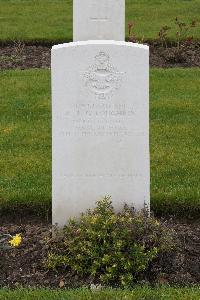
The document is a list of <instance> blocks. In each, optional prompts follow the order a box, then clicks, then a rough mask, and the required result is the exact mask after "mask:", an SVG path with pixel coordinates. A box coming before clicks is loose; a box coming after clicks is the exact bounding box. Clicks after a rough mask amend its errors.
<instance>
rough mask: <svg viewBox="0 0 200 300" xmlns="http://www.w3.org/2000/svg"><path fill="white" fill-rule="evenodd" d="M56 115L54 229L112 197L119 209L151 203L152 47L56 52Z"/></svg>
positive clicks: (99, 45) (101, 44)
mask: <svg viewBox="0 0 200 300" xmlns="http://www.w3.org/2000/svg"><path fill="white" fill-rule="evenodd" d="M78 2H79V1H78ZM83 2H85V1H83ZM52 112H53V113H52V118H53V129H52V130H53V154H52V155H53V158H52V159H53V224H55V223H58V224H59V225H60V226H63V225H64V224H66V222H67V221H68V220H69V218H70V217H78V216H79V215H80V213H81V212H84V211H86V209H88V208H92V207H93V206H94V205H95V202H96V201H97V200H98V199H100V198H101V197H104V196H105V195H110V196H112V200H113V205H114V207H115V208H116V209H117V210H119V209H121V208H122V206H123V205H124V203H127V204H129V205H132V206H134V207H135V208H136V209H141V208H143V207H144V204H145V203H146V204H147V205H149V201H150V199H149V195H150V190H149V188H150V174H149V173H150V170H149V169H150V166H149V48H148V46H145V45H139V44H133V43H126V42H116V41H105V40H104V41H98V40H97V41H88V42H75V43H69V44H62V45H57V46H54V47H53V48H52Z"/></svg>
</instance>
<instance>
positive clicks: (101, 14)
mask: <svg viewBox="0 0 200 300" xmlns="http://www.w3.org/2000/svg"><path fill="white" fill-rule="evenodd" d="M73 15H74V16H73V40H74V41H86V40H116V41H124V39H125V0H74V1H73Z"/></svg>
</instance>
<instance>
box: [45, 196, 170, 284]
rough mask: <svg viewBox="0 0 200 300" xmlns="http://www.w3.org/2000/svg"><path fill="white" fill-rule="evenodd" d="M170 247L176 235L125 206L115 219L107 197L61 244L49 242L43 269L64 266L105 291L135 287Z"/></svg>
mask: <svg viewBox="0 0 200 300" xmlns="http://www.w3.org/2000/svg"><path fill="white" fill-rule="evenodd" d="M56 236H57V235H56ZM172 247H173V234H172V231H171V230H169V229H168V228H167V227H166V226H165V225H163V224H161V223H159V222H158V221H157V220H156V219H155V218H154V217H150V216H149V213H148V211H146V210H144V211H142V212H140V213H136V212H135V211H134V209H133V208H130V207H128V206H127V205H125V206H124V209H123V210H122V212H120V213H115V211H114V209H113V207H112V202H111V199H110V198H109V197H105V198H104V199H103V200H100V201H98V202H97V206H96V208H95V209H94V210H88V211H87V212H86V213H85V214H82V215H81V217H80V219H79V220H75V219H73V220H70V222H69V224H68V225H67V226H65V228H64V229H63V232H62V238H60V239H58V238H56V239H55V240H54V241H51V243H50V249H51V250H50V251H49V254H48V258H47V259H46V261H45V265H46V267H47V268H49V269H58V268H59V267H62V266H64V267H65V268H70V269H71V270H72V271H75V272H76V273H77V274H78V275H81V276H90V277H91V278H93V279H94V280H95V279H97V280H98V281H99V282H100V283H102V284H106V285H118V286H131V285H132V283H133V282H135V281H136V280H137V278H138V276H139V275H140V274H141V273H143V272H144V271H145V270H147V268H148V267H149V265H150V263H152V262H153V260H154V259H155V258H157V257H158V255H160V254H163V253H165V252H166V251H169V250H171V249H172Z"/></svg>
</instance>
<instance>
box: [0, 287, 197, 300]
mask: <svg viewBox="0 0 200 300" xmlns="http://www.w3.org/2000/svg"><path fill="white" fill-rule="evenodd" d="M39 299H42V300H92V299H94V300H117V299H118V300H172V299H173V300H199V299H200V289H198V288H180V289H179V288H164V287H161V288H157V289H151V288H148V287H144V288H140V287H138V288H135V289H134V290H132V291H128V290H102V291H98V292H96V291H95V292H92V291H90V290H88V289H79V290H69V291H58V290H57V291H56V290H51V291H50V290H25V289H22V290H12V291H10V290H0V300H39Z"/></svg>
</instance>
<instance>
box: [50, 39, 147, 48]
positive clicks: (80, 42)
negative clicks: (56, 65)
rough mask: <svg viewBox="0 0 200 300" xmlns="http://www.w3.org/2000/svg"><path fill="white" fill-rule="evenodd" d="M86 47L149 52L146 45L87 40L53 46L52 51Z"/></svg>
mask: <svg viewBox="0 0 200 300" xmlns="http://www.w3.org/2000/svg"><path fill="white" fill-rule="evenodd" d="M88 45H116V46H128V47H132V48H140V49H143V50H149V46H148V45H144V44H138V43H130V42H125V41H114V40H88V41H78V42H70V43H63V44H58V45H54V46H53V47H52V51H54V50H58V49H62V48H70V47H76V46H88Z"/></svg>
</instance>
